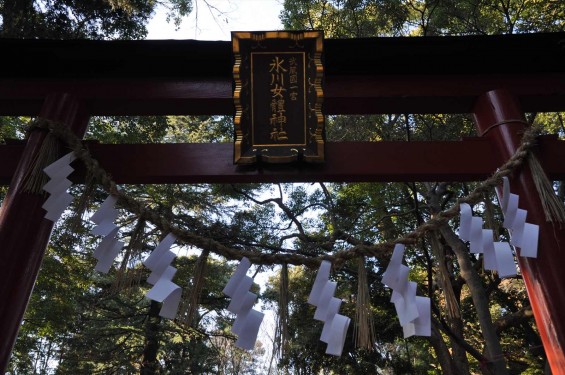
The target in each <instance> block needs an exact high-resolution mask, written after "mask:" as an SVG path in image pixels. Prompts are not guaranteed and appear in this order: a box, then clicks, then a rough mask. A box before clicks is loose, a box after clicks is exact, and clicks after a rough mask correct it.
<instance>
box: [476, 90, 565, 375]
mask: <svg viewBox="0 0 565 375" xmlns="http://www.w3.org/2000/svg"><path fill="white" fill-rule="evenodd" d="M473 115H474V118H475V125H476V127H477V130H478V132H479V134H482V135H484V136H485V137H488V138H490V139H491V140H492V141H493V143H494V144H495V146H496V148H497V149H498V150H499V152H500V155H501V156H502V158H503V159H504V160H506V159H509V158H510V157H511V156H512V155H513V154H514V152H515V151H516V149H517V148H518V146H519V145H520V141H521V137H522V134H523V132H524V130H525V126H526V125H525V118H524V114H523V112H522V111H521V109H520V106H519V104H518V100H517V99H516V98H515V97H514V96H513V95H512V94H510V93H509V92H508V91H506V90H495V91H489V92H487V93H486V94H484V95H482V96H481V97H479V99H478V100H477V102H476V103H475V107H474V110H473ZM510 186H511V190H512V192H513V193H516V194H518V195H519V196H520V203H519V205H520V207H521V208H523V209H526V210H527V211H528V217H527V221H528V222H529V223H533V224H538V225H539V229H540V230H539V244H538V247H539V251H538V257H537V258H525V257H518V263H519V265H520V270H521V273H522V276H523V278H524V282H525V284H526V289H527V291H528V296H529V298H530V303H531V306H532V310H533V312H534V317H535V320H536V323H537V326H538V330H539V332H540V336H541V339H542V342H543V346H544V348H545V353H546V355H547V358H548V361H549V364H550V366H551V370H552V372H553V373H554V374H565V253H564V252H565V229H564V228H560V226H559V224H556V225H553V224H552V223H549V222H546V219H545V215H544V212H543V208H542V205H541V202H540V197H539V194H538V192H537V190H536V187H535V185H534V182H533V180H532V173H531V171H530V169H529V167H528V165H527V163H526V164H525V165H524V166H523V167H522V168H521V169H520V170H519V171H518V172H516V173H515V174H514V175H513V176H512V177H511V178H510Z"/></svg>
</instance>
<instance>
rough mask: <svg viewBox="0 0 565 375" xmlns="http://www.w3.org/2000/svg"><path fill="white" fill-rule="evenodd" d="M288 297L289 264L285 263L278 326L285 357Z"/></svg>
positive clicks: (282, 274) (282, 271)
mask: <svg viewBox="0 0 565 375" xmlns="http://www.w3.org/2000/svg"><path fill="white" fill-rule="evenodd" d="M288 299H289V298H288V264H286V263H283V265H282V267H281V279H280V283H279V320H278V327H277V328H278V333H279V337H278V339H279V340H278V341H279V345H280V353H281V358H285V355H286V353H287V351H288V339H289V334H288Z"/></svg>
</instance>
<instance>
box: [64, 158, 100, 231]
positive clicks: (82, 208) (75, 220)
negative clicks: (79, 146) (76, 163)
mask: <svg viewBox="0 0 565 375" xmlns="http://www.w3.org/2000/svg"><path fill="white" fill-rule="evenodd" d="M95 187H96V184H95V181H94V176H93V175H92V172H91V171H90V170H88V169H87V170H86V179H85V182H84V189H83V191H82V194H81V195H80V198H79V199H78V201H77V204H76V208H75V210H74V213H73V215H72V216H71V217H70V218H69V228H70V231H71V232H72V233H77V232H78V230H79V229H80V228H82V227H83V225H82V218H83V216H84V213H85V212H86V209H87V208H88V204H89V203H90V200H91V199H92V197H93V195H94V190H95Z"/></svg>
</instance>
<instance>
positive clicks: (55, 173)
mask: <svg viewBox="0 0 565 375" xmlns="http://www.w3.org/2000/svg"><path fill="white" fill-rule="evenodd" d="M75 159H76V156H75V154H74V153H72V152H69V153H68V154H66V155H65V156H63V157H61V158H60V159H58V160H56V161H55V162H53V163H51V164H49V165H48V166H47V167H45V168H43V171H44V172H45V174H47V175H48V176H49V178H50V180H49V181H48V182H47V183H46V184H45V185H44V186H43V190H45V191H46V192H48V193H49V194H50V195H49V198H47V200H46V201H45V203H43V206H41V207H42V208H43V209H44V210H45V211H47V213H46V214H45V218H46V219H47V220H50V221H52V222H56V221H57V220H59V218H60V217H61V215H62V214H63V212H64V211H65V210H66V209H67V207H69V204H71V202H72V201H73V196H72V195H71V194H69V193H68V192H67V189H68V188H69V187H71V185H72V184H73V183H72V182H71V181H70V180H69V179H68V178H67V177H68V176H69V175H70V174H71V173H72V172H73V171H74V169H73V168H72V167H71V165H70V164H71V162H72V161H73V160H75Z"/></svg>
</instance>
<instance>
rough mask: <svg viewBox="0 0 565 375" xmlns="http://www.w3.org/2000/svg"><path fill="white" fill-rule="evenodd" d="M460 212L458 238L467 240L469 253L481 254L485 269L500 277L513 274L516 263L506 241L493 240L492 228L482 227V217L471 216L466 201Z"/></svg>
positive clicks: (470, 210) (469, 207) (514, 273)
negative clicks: (494, 272) (496, 273)
mask: <svg viewBox="0 0 565 375" xmlns="http://www.w3.org/2000/svg"><path fill="white" fill-rule="evenodd" d="M516 197H517V196H516ZM517 204H518V202H517V201H516V208H517ZM460 212H461V221H460V227H459V238H460V239H461V240H463V241H469V247H470V251H471V253H473V254H483V265H484V268H485V270H490V271H496V272H498V276H499V277H501V278H505V277H511V276H515V275H516V263H515V262H514V255H513V254H512V249H511V248H510V246H509V245H508V243H506V242H498V241H494V235H493V231H492V229H483V219H481V218H480V217H476V216H473V211H472V209H471V206H469V205H468V204H467V203H461V206H460Z"/></svg>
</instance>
